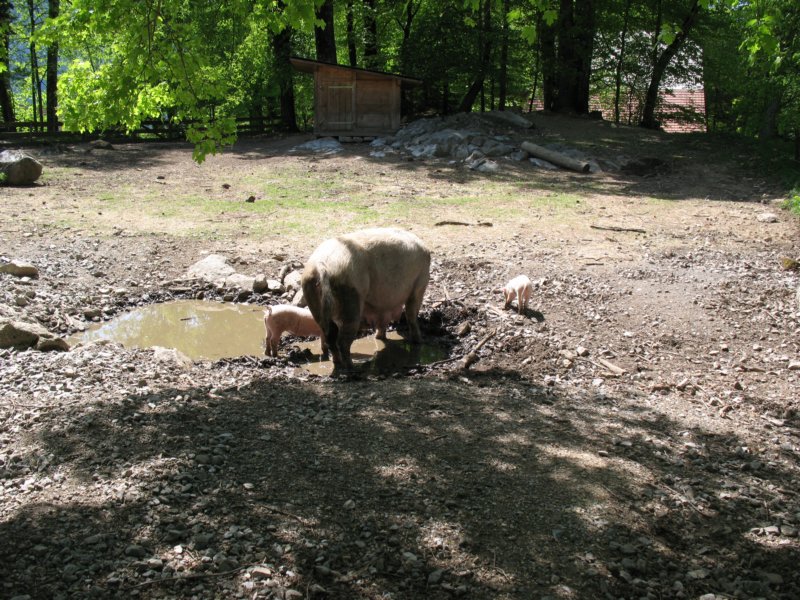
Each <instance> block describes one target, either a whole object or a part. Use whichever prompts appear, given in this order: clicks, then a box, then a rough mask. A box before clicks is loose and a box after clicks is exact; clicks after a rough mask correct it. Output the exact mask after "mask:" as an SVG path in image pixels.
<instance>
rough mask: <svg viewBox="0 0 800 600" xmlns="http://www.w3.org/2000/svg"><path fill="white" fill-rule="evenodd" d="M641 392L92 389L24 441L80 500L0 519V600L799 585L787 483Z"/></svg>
mask: <svg viewBox="0 0 800 600" xmlns="http://www.w3.org/2000/svg"><path fill="white" fill-rule="evenodd" d="M644 400H645V399H643V398H635V397H631V398H624V397H606V396H591V395H587V396H586V397H581V398H578V397H566V396H563V395H559V393H558V392H557V391H555V390H554V389H553V388H542V387H538V386H535V385H531V384H529V383H526V382H525V381H524V380H521V379H519V378H518V377H517V376H516V375H515V374H512V373H508V374H503V373H492V374H491V375H485V376H472V378H471V379H469V380H467V379H465V378H462V377H461V376H457V375H454V376H452V378H449V379H448V378H445V379H441V380H436V379H431V378H427V379H411V378H386V379H378V380H370V381H360V382H349V383H328V384H324V383H322V384H320V383H308V382H297V381H289V380H273V381H271V380H268V379H261V380H257V381H255V382H253V383H252V384H247V385H244V386H241V387H228V388H224V389H208V388H196V389H190V390H178V389H165V390H162V391H159V392H157V393H151V394H148V395H146V396H132V397H127V398H124V399H121V400H119V401H117V402H113V403H107V402H104V403H100V402H98V403H96V405H95V406H94V409H93V410H91V411H87V412H85V413H83V414H82V415H79V416H76V417H74V418H69V417H68V416H66V415H63V414H62V415H60V416H59V417H58V418H53V419H52V420H50V421H48V423H49V425H47V426H43V428H42V430H41V432H40V433H39V434H38V444H39V445H40V446H41V451H42V453H43V454H45V455H52V459H51V460H50V462H49V463H48V464H46V465H45V467H43V468H42V469H41V471H40V473H39V474H38V477H39V478H41V477H45V476H46V477H49V478H50V479H55V480H61V481H71V482H72V484H73V485H72V486H71V489H73V490H74V494H75V497H74V498H71V497H64V496H63V495H62V496H61V497H59V498H53V499H52V501H51V502H49V503H38V504H27V505H24V506H23V507H22V508H21V509H20V510H19V511H18V512H17V513H16V516H15V517H14V518H13V519H11V520H9V521H6V522H4V523H2V524H0V538H2V539H4V540H11V543H5V544H3V545H2V547H1V548H0V579H2V581H3V582H4V584H3V590H2V595H3V596H4V597H13V596H15V595H21V594H27V595H29V596H30V597H32V598H58V597H67V596H68V594H69V590H74V589H75V587H74V586H76V585H80V587H81V588H82V589H83V590H84V593H85V596H84V597H97V598H105V597H130V596H131V595H137V596H139V597H147V598H150V597H161V596H162V595H164V594H166V595H167V596H170V597H175V596H177V597H189V596H192V597H198V598H207V597H235V596H239V595H241V597H244V596H245V595H246V597H248V598H268V597H276V598H278V597H280V598H289V597H298V598H299V597H312V596H314V595H315V594H319V595H320V596H321V597H327V598H342V599H344V598H450V597H454V596H455V597H459V596H462V597H469V598H487V599H488V598H520V599H522V598H537V597H554V598H555V597H557V598H577V597H580V598H602V597H607V598H619V597H625V598H634V597H635V598H640V597H654V598H659V597H675V598H680V597H686V598H697V597H699V596H701V595H702V594H707V593H713V594H719V595H720V597H765V598H790V597H797V594H798V592H800V588H799V587H798V583H800V582H799V581H798V574H797V570H796V564H797V562H798V559H799V558H800V554H798V551H797V546H796V544H793V543H792V544H789V543H787V542H786V538H785V536H782V535H781V533H780V531H778V532H777V533H776V532H775V531H774V530H772V529H768V528H766V526H768V525H770V524H771V523H772V522H773V521H774V518H773V517H774V515H775V513H777V512H780V511H789V510H794V511H797V510H798V508H799V507H798V506H797V505H794V506H787V505H786V503H785V501H784V500H780V499H779V500H776V498H781V497H783V498H786V497H789V498H791V499H792V500H793V501H796V499H797V496H796V494H794V493H789V492H786V494H784V495H781V494H778V493H776V491H775V490H776V489H782V490H785V488H786V486H787V485H789V484H790V474H789V473H787V472H784V471H782V470H780V469H778V468H776V467H774V466H770V465H768V464H764V465H761V466H755V465H752V460H753V459H752V457H749V456H747V455H746V454H742V453H741V452H740V451H739V450H740V449H741V447H742V446H744V445H746V444H744V442H742V441H741V440H737V439H736V438H734V437H724V436H723V437H721V436H720V435H719V434H712V433H710V432H707V431H703V430H686V429H685V427H684V426H683V425H682V424H681V422H680V420H679V419H675V418H672V417H671V416H669V415H666V414H664V413H661V412H659V411H658V409H657V408H654V407H653V406H652V405H651V404H649V403H647V402H645V401H644ZM609 415H612V416H611V417H610V416H609ZM614 415H615V416H614ZM30 485H31V486H36V485H37V483H36V477H34V478H33V479H32V481H31V483H30ZM21 493H24V492H21ZM771 519H772V520H771ZM782 540H783V541H782ZM251 567H258V569H261V570H260V571H258V577H261V578H260V579H259V578H258V577H257V576H256V575H255V574H254V572H253V571H252V568H251ZM323 590H324V592H323Z"/></svg>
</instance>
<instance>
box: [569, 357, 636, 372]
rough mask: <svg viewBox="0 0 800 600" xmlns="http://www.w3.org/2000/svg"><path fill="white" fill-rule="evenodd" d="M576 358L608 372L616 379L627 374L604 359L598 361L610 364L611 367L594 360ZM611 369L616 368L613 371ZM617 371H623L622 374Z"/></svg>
mask: <svg viewBox="0 0 800 600" xmlns="http://www.w3.org/2000/svg"><path fill="white" fill-rule="evenodd" d="M575 358H577V359H578V360H582V361H583V362H587V363H589V364H592V365H594V366H595V367H597V368H598V369H604V370H605V371H607V372H608V373H609V374H611V375H613V376H614V377H619V376H620V375H622V374H623V373H625V369H621V368H620V367H618V366H617V365H615V364H614V363H611V362H608V361H607V360H605V359H604V358H598V359H597V360H602V361H603V362H606V363H608V365H611V366H608V365H605V364H601V363H599V362H596V361H594V360H592V359H591V358H586V357H584V356H576V357H575ZM611 367H614V368H613V369H612V368H611ZM617 371H621V373H619V372H617Z"/></svg>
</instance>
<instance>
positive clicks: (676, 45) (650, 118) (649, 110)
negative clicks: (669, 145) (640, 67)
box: [640, 0, 700, 129]
mask: <svg viewBox="0 0 800 600" xmlns="http://www.w3.org/2000/svg"><path fill="white" fill-rule="evenodd" d="M699 14H700V2H699V0H692V5H691V7H690V8H689V13H688V14H687V15H686V17H685V18H684V19H683V24H682V25H681V30H680V31H679V32H678V34H677V35H676V36H675V39H674V40H672V43H671V44H670V45H669V46H667V47H666V48H665V49H664V52H662V53H661V55H660V56H659V57H658V58H657V59H656V62H655V64H654V66H653V75H652V77H651V78H650V86H649V87H648V88H647V96H646V97H645V102H644V111H643V112H642V122H641V123H640V125H641V127H646V128H648V129H656V128H657V127H658V123H657V122H656V118H655V113H656V106H657V104H658V88H659V86H660V85H661V78H662V77H663V76H664V72H665V71H666V70H667V66H668V65H669V62H670V61H671V60H672V57H673V56H675V54H677V52H678V50H680V47H681V45H682V44H683V41H684V40H685V39H686V36H687V35H688V34H689V32H690V31H691V29H692V27H694V24H695V23H696V22H697V17H698V16H699Z"/></svg>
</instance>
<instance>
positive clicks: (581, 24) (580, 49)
mask: <svg viewBox="0 0 800 600" xmlns="http://www.w3.org/2000/svg"><path fill="white" fill-rule="evenodd" d="M594 33H595V20H594V5H593V0H576V1H575V37H574V38H573V43H574V44H575V71H576V73H575V102H574V104H573V105H572V109H573V110H574V111H575V112H576V113H578V114H579V115H588V114H589V91H590V87H591V78H592V53H593V52H594Z"/></svg>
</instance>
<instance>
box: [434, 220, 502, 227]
mask: <svg viewBox="0 0 800 600" xmlns="http://www.w3.org/2000/svg"><path fill="white" fill-rule="evenodd" d="M442 225H464V226H466V227H494V223H490V222H488V221H484V222H480V221H479V222H477V223H467V222H465V221H439V222H438V223H434V224H433V226H434V227H441V226H442Z"/></svg>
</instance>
